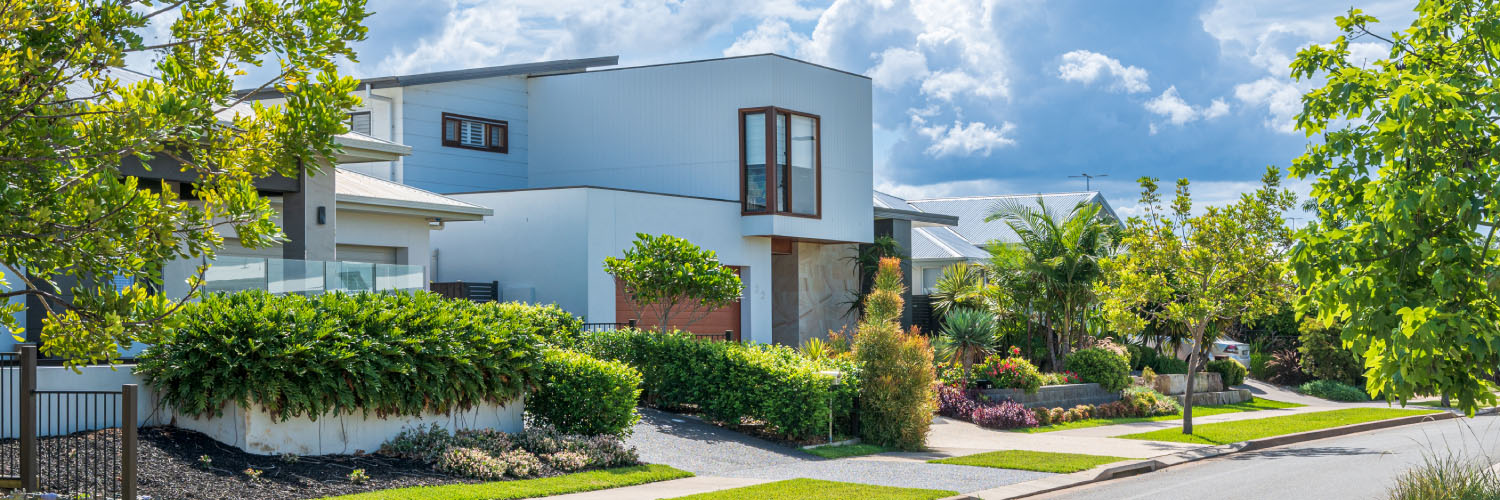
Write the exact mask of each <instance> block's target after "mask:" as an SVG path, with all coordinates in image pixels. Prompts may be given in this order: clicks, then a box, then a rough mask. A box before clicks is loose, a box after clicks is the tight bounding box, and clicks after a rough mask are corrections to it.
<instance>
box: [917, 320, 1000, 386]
mask: <svg viewBox="0 0 1500 500" xmlns="http://www.w3.org/2000/svg"><path fill="white" fill-rule="evenodd" d="M997 326H998V325H997V324H996V321H995V316H994V315H993V314H990V313H989V312H987V311H983V310H979V309H970V308H958V309H954V310H952V311H950V312H949V313H948V314H947V315H945V316H943V329H942V331H941V332H939V336H938V338H937V342H936V343H934V345H933V347H934V348H935V350H936V351H937V353H938V354H939V355H940V356H942V357H943V358H944V359H947V360H949V361H951V362H954V363H958V365H959V367H960V368H961V369H962V370H963V384H964V387H965V388H967V387H968V386H969V365H970V364H972V363H973V362H974V360H975V359H977V358H980V357H982V356H984V355H985V354H989V353H991V352H994V345H995V331H996V329H997Z"/></svg>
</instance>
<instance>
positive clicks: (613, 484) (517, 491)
mask: <svg viewBox="0 0 1500 500" xmlns="http://www.w3.org/2000/svg"><path fill="white" fill-rule="evenodd" d="M692 475H693V473H691V472H687V471H682V470H678V469H674V468H671V467H667V466H665V465H637V466H633V467H619V468H615V469H604V470H596V471H589V472H579V473H576V474H568V475H564V476H556V477H544V478H541V479H519V480H515V481H497V482H493V483H481V484H450V485H446V486H418V487H413V488H397V489H391V490H381V491H371V492H368V493H356V494H353V495H343V496H337V497H327V498H324V499H323V500H508V499H513V498H536V497H545V496H552V495H561V494H564V493H578V492H581V491H594V490H603V489H609V488H619V487H622V486H635V485H637V484H646V483H654V482H657V481H666V480H669V479H681V478H684V477H692Z"/></svg>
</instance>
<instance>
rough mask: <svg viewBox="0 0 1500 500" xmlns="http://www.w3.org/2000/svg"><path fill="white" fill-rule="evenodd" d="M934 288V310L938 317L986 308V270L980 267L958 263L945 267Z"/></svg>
mask: <svg viewBox="0 0 1500 500" xmlns="http://www.w3.org/2000/svg"><path fill="white" fill-rule="evenodd" d="M933 288H934V289H935V290H936V291H934V292H932V309H933V312H936V313H938V315H944V314H947V313H948V311H951V310H955V309H959V308H969V309H980V308H983V307H984V306H985V286H984V268H982V267H980V266H977V265H973V264H969V263H967V262H958V263H954V264H951V265H949V266H948V267H944V268H943V273H942V274H940V275H938V279H937V283H936V284H935V285H934V286H933Z"/></svg>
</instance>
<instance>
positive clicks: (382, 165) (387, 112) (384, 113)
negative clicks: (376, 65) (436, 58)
mask: <svg viewBox="0 0 1500 500" xmlns="http://www.w3.org/2000/svg"><path fill="white" fill-rule="evenodd" d="M354 94H355V95H357V96H359V97H360V98H361V99H363V100H364V102H363V103H362V104H361V105H360V106H358V107H356V108H354V109H351V110H349V111H350V112H361V111H364V112H369V113H370V136H371V137H374V138H376V139H384V140H387V141H391V142H395V143H397V144H401V143H402V142H401V133H402V128H403V126H404V124H403V123H402V120H401V118H402V107H403V106H402V105H401V102H402V91H401V87H391V88H384V89H373V90H368V91H366V90H364V89H363V88H361V90H359V91H356V92H355V93H354ZM402 161H403V160H401V159H397V160H395V161H374V162H364V163H344V164H341V165H339V167H340V168H344V169H348V170H352V171H355V172H359V173H361V174H365V175H368V176H371V177H375V178H377V179H385V180H388V181H392V182H401V179H402V175H401V171H402Z"/></svg>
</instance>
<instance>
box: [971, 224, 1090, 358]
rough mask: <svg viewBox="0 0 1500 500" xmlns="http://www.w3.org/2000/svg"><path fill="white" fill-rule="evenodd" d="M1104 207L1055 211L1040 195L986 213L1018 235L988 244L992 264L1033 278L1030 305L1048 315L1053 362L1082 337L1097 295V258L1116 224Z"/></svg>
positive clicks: (1017, 275) (997, 271)
mask: <svg viewBox="0 0 1500 500" xmlns="http://www.w3.org/2000/svg"><path fill="white" fill-rule="evenodd" d="M1102 209H1103V207H1102V206H1100V205H1098V204H1093V203H1079V204H1077V205H1075V206H1073V207H1072V208H1071V209H1069V210H1068V211H1067V212H1059V211H1057V210H1053V209H1049V208H1048V207H1047V205H1046V204H1045V203H1043V202H1041V200H1037V206H1035V207H1033V206H1031V205H1030V204H1027V203H1019V202H1009V203H1002V204H999V205H998V206H996V207H995V210H994V213H992V214H991V215H990V216H989V217H986V218H985V221H986V222H989V221H996V220H999V221H1003V222H1004V223H1005V224H1006V225H1008V226H1010V228H1011V230H1012V231H1014V232H1015V233H1016V236H1018V237H1019V238H1020V242H1019V243H1016V244H995V245H990V252H991V253H992V254H993V258H992V259H991V263H992V264H991V269H992V270H993V272H994V273H995V274H999V275H1011V276H1013V279H1012V280H1011V281H1025V282H1031V283H1034V284H1035V287H1036V289H1037V292H1039V293H1038V294H1037V297H1036V298H1037V301H1036V302H1035V303H1034V306H1035V307H1037V308H1038V309H1040V310H1042V311H1044V313H1045V315H1046V324H1047V326H1048V327H1049V328H1048V332H1049V334H1048V336H1047V354H1048V358H1049V359H1048V361H1049V362H1050V363H1051V366H1053V367H1054V368H1055V367H1058V366H1061V365H1060V364H1059V362H1060V361H1061V360H1062V358H1063V356H1064V355H1066V354H1067V353H1068V352H1071V351H1072V350H1073V349H1074V348H1075V347H1076V346H1077V345H1078V342H1079V341H1080V340H1081V339H1082V338H1083V332H1084V328H1083V326H1084V315H1085V312H1086V311H1087V310H1088V309H1089V308H1090V307H1092V306H1093V305H1094V303H1095V301H1096V297H1095V296H1094V282H1095V281H1097V280H1098V279H1099V276H1100V267H1099V262H1100V260H1101V259H1102V258H1104V257H1106V256H1108V255H1109V254H1110V253H1111V251H1112V249H1113V247H1114V245H1113V243H1112V234H1111V228H1112V227H1114V224H1113V222H1112V219H1110V218H1109V217H1107V216H1104V215H1103V214H1102V213H1101V210H1102Z"/></svg>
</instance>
